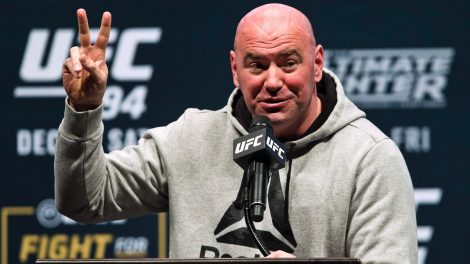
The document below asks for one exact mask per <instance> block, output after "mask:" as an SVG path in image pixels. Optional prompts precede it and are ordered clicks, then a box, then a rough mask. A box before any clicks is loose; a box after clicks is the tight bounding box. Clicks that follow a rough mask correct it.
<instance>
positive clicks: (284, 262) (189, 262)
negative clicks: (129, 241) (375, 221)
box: [36, 258, 361, 264]
mask: <svg viewBox="0 0 470 264" xmlns="http://www.w3.org/2000/svg"><path fill="white" fill-rule="evenodd" d="M36 263H38V264H104V263H107V264H111V263H117V264H131V263H132V264H136V263H153V264H164V263H165V264H203V263H210V264H219V263H220V264H251V263H254V264H268V263H275V264H310V263H312V264H360V263H361V261H360V260H359V259H353V258H311V259H300V258H295V259H285V258H284V259H267V258H200V259H153V258H143V259H38V260H37V261H36Z"/></svg>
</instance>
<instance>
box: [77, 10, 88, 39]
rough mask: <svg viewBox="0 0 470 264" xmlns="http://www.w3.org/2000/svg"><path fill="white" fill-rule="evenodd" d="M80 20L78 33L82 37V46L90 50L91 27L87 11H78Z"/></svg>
mask: <svg viewBox="0 0 470 264" xmlns="http://www.w3.org/2000/svg"><path fill="white" fill-rule="evenodd" d="M77 20H78V32H79V35H80V45H81V46H82V47H84V48H88V47H90V45H91V42H90V27H89V26H88V18H87V16H86V11H85V9H83V8H80V9H78V10H77Z"/></svg>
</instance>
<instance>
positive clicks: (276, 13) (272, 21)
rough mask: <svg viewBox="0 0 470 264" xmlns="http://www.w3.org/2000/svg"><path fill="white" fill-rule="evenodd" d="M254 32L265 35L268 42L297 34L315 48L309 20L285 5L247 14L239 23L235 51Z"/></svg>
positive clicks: (265, 7)
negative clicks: (247, 35)
mask: <svg viewBox="0 0 470 264" xmlns="http://www.w3.org/2000/svg"><path fill="white" fill-rule="evenodd" d="M293 29H294V31H293ZM253 31H256V32H257V33H258V34H262V35H264V36H265V37H266V39H267V40H269V39H271V40H274V39H276V38H277V37H279V35H280V34H285V33H286V32H296V33H298V34H300V35H302V36H301V37H302V38H304V39H305V40H306V41H308V42H310V43H311V44H312V45H313V46H315V37H314V34H313V29H312V25H311V24H310V21H309V20H308V18H307V17H306V16H305V15H304V14H303V13H302V12H300V11H299V10H297V9H295V8H293V7H290V6H287V5H283V4H266V5H262V6H260V7H257V8H255V9H253V10H251V11H250V12H249V13H248V14H246V15H245V16H244V17H243V18H242V19H241V20H240V23H238V26H237V32H236V34H235V41H234V50H236V48H237V46H238V45H239V43H240V41H243V40H244V36H245V35H246V33H252V32H253Z"/></svg>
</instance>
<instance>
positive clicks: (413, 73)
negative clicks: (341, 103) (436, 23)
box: [325, 47, 455, 109]
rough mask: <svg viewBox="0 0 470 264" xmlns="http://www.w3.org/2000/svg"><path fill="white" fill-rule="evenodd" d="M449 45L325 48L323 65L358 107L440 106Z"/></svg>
mask: <svg viewBox="0 0 470 264" xmlns="http://www.w3.org/2000/svg"><path fill="white" fill-rule="evenodd" d="M454 55H455V51H454V49H453V48H450V47H445V48H401V49H354V50H327V51H325V66H326V67H327V68H330V69H331V70H333V72H335V73H336V74H337V75H338V77H339V79H340V80H341V81H342V83H343V86H344V90H345V92H346V94H347V95H348V97H349V98H350V99H351V100H352V101H353V102H355V103H356V104H357V105H358V106H359V107H361V108H364V109H371V108H372V109H373V108H382V109H383V108H386V109H392V108H444V107H446V105H447V100H446V96H445V94H446V93H445V92H446V91H445V89H446V87H447V83H448V81H447V79H448V76H449V75H450V73H451V66H452V62H453V60H454Z"/></svg>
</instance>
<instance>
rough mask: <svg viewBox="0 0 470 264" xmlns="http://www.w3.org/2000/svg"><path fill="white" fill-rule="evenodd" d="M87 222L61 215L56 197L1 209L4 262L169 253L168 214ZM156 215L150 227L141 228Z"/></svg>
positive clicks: (161, 255) (135, 256)
mask: <svg viewBox="0 0 470 264" xmlns="http://www.w3.org/2000/svg"><path fill="white" fill-rule="evenodd" d="M146 218H147V219H145V218H142V219H131V220H117V221H113V222H106V223H100V224H96V225H83V224H79V223H77V222H75V221H73V220H72V219H70V218H67V217H65V216H63V215H61V214H60V213H59V212H58V211H57V209H56V207H55V202H54V200H53V199H44V200H42V201H41V202H40V203H39V204H38V205H36V206H34V205H33V206H4V207H2V208H1V232H2V236H1V252H2V253H1V256H2V259H1V263H2V264H7V263H34V262H35V260H36V259H45V258H50V259H63V258H68V259H81V258H145V257H149V256H152V255H156V254H157V255H158V256H160V257H166V256H167V253H166V251H167V240H168V238H167V234H168V232H167V219H166V218H167V217H166V214H160V215H158V216H152V217H146ZM149 218H153V220H152V221H153V222H154V225H152V226H151V227H150V228H149V227H146V228H136V227H138V226H139V225H141V223H143V222H148V220H149Z"/></svg>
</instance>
